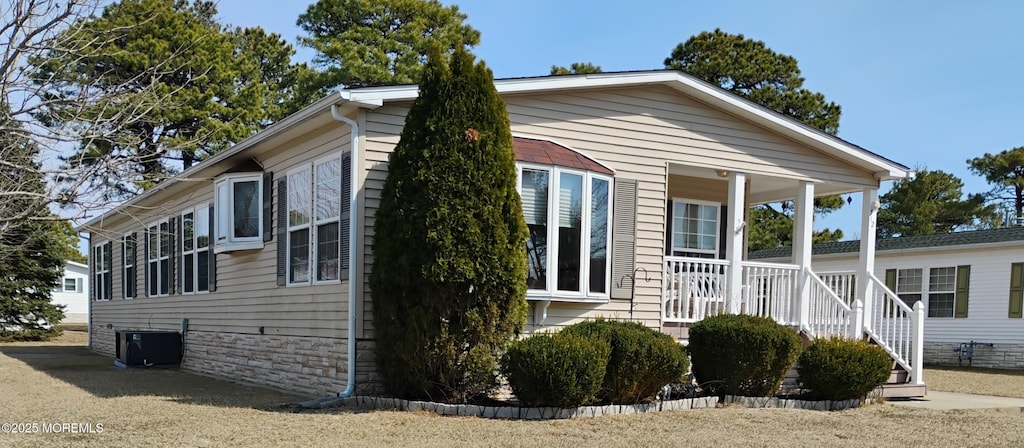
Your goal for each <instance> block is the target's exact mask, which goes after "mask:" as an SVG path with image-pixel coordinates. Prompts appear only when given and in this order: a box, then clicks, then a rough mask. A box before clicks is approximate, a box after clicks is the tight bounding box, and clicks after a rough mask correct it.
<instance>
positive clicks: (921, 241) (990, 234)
mask: <svg viewBox="0 0 1024 448" xmlns="http://www.w3.org/2000/svg"><path fill="white" fill-rule="evenodd" d="M1013 241H1016V242H1024V227H1004V228H1001V229H989V230H973V231H969V232H954V233H938V234H933V235H917V236H902V237H896V238H885V239H879V240H877V241H876V242H875V250H876V251H878V252H882V251H890V250H906V249H917V248H926V247H947V246H967V245H973V244H991V243H1006V242H1013ZM859 250H860V240H853V241H839V242H835V243H822V244H815V245H814V246H813V247H812V248H811V254H812V255H828V254H844V253H855V252H858V251H859ZM792 253H793V248H792V247H789V246H786V247H778V248H775V249H765V250H758V251H753V252H750V253H749V254H748V256H747V258H749V259H752V260H754V259H764V258H785V257H789V256H791V255H792Z"/></svg>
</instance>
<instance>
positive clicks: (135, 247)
mask: <svg viewBox="0 0 1024 448" xmlns="http://www.w3.org/2000/svg"><path fill="white" fill-rule="evenodd" d="M132 257H133V258H132V278H131V281H132V298H135V297H138V296H139V234H138V232H132Z"/></svg>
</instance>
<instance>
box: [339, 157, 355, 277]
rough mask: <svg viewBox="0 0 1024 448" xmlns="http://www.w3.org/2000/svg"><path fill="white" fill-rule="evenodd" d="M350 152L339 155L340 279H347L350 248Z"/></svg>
mask: <svg viewBox="0 0 1024 448" xmlns="http://www.w3.org/2000/svg"><path fill="white" fill-rule="evenodd" d="M351 196H352V153H351V152H348V153H345V155H343V156H342V157H341V217H340V222H339V224H340V225H339V226H338V227H339V230H340V232H341V235H340V237H339V243H340V244H339V247H340V249H341V273H340V274H341V279H342V280H345V279H348V270H349V268H350V266H349V251H351V250H352V247H350V242H351V241H349V233H350V232H351V230H352V219H351V214H352V201H351Z"/></svg>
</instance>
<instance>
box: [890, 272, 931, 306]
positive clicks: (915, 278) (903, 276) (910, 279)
mask: <svg viewBox="0 0 1024 448" xmlns="http://www.w3.org/2000/svg"><path fill="white" fill-rule="evenodd" d="M922 272H923V271H922V270H921V269H898V270H896V291H895V292H896V295H898V296H900V299H902V300H903V303H905V304H907V306H910V307H912V306H914V304H915V303H917V302H919V301H920V300H921V292H922V291H923V288H924V282H923V280H924V279H923V275H922Z"/></svg>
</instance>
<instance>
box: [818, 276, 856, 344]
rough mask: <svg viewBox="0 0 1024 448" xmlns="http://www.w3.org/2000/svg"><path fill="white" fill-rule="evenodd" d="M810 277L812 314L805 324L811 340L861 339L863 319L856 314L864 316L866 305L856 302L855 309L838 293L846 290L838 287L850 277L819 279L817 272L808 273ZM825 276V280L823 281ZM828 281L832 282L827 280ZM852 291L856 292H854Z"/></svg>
mask: <svg viewBox="0 0 1024 448" xmlns="http://www.w3.org/2000/svg"><path fill="white" fill-rule="evenodd" d="M807 276H809V277H810V280H811V282H810V291H809V293H810V294H809V298H810V303H809V306H808V315H807V319H806V322H805V323H804V325H803V329H804V331H806V332H807V334H808V335H809V336H811V337H817V338H829V337H833V336H842V337H844V338H857V337H858V331H857V329H856V322H857V321H858V320H859V319H858V318H857V316H856V313H863V312H864V306H863V304H862V303H860V302H857V301H854V302H853V304H854V305H853V306H852V307H851V306H850V305H849V304H848V303H847V299H845V298H843V297H841V296H840V294H841V293H837V291H844V289H843V288H841V287H840V288H834V286H841V285H844V284H845V282H843V281H838V282H837V281H836V280H843V279H845V278H846V277H837V276H828V277H825V276H824V275H823V276H821V277H819V276H818V275H816V274H815V273H814V272H813V271H811V270H809V269H808V270H807ZM823 277H824V278H823ZM825 278H828V280H825ZM851 291H852V290H851Z"/></svg>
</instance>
